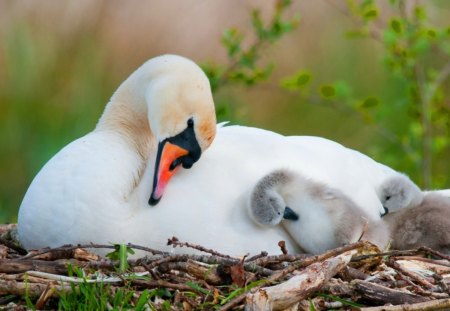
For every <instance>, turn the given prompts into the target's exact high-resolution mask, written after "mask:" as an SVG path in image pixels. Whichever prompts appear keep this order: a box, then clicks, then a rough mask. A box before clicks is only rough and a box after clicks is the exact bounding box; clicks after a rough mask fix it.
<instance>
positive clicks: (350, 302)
mask: <svg viewBox="0 0 450 311" xmlns="http://www.w3.org/2000/svg"><path fill="white" fill-rule="evenodd" d="M317 296H319V297H324V298H328V299H331V300H334V301H339V302H342V303H343V304H344V305H347V306H351V307H354V308H362V307H364V305H362V304H359V303H356V302H353V301H350V300H346V299H342V298H340V297H338V296H334V295H328V294H322V293H319V294H317Z"/></svg>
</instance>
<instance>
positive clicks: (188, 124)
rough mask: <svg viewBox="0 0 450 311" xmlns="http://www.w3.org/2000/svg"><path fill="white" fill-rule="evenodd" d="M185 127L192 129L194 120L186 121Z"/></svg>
mask: <svg viewBox="0 0 450 311" xmlns="http://www.w3.org/2000/svg"><path fill="white" fill-rule="evenodd" d="M187 126H188V127H193V126H194V120H193V119H192V118H190V119H189V120H187Z"/></svg>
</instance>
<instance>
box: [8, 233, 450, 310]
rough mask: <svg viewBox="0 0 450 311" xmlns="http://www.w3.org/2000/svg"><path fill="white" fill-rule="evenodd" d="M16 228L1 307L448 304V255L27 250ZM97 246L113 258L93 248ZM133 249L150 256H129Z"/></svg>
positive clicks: (349, 250) (360, 250)
mask: <svg viewBox="0 0 450 311" xmlns="http://www.w3.org/2000/svg"><path fill="white" fill-rule="evenodd" d="M14 231H15V225H2V226H0V308H4V309H7V310H8V309H11V310H21V309H23V310H25V309H27V308H30V307H32V308H36V309H58V308H59V309H70V302H74V301H75V302H76V303H78V302H80V300H76V299H79V298H76V297H80V295H84V296H85V298H84V299H85V300H84V301H85V303H86V302H87V303H93V302H95V303H98V306H97V307H98V308H99V309H106V310H107V309H111V310H112V309H117V308H118V307H117V305H115V303H118V304H119V303H122V307H121V308H124V309H136V310H221V311H225V310H242V309H245V310H329V309H340V310H373V311H375V310H437V309H450V296H449V295H450V291H449V288H448V284H449V283H450V257H449V256H447V255H445V254H441V253H439V252H436V251H433V250H432V249H429V248H426V247H422V248H419V249H414V250H408V251H389V252H384V253H382V252H380V250H379V249H377V247H376V246H374V245H372V244H370V243H368V242H364V241H359V242H357V243H354V244H350V245H346V246H343V247H340V248H336V249H333V250H330V251H327V252H325V253H323V254H321V255H316V256H311V255H306V254H296V255H294V254H288V253H287V252H286V250H285V248H284V246H283V242H280V244H279V245H280V255H268V254H267V253H265V252H261V254H259V255H256V256H252V257H248V256H244V257H243V258H236V257H232V256H228V255H225V254H221V253H219V252H218V251H215V250H211V249H206V248H204V247H202V246H199V245H194V244H190V243H185V242H181V241H179V240H178V239H177V238H175V237H173V238H171V239H169V240H168V244H169V245H172V246H173V247H182V248H191V249H194V250H195V252H196V253H199V254H192V250H191V251H190V252H189V251H186V253H190V254H173V253H166V252H162V251H158V250H154V249H150V248H148V247H145V246H140V245H132V244H128V245H120V246H119V245H97V244H89V245H65V246H62V247H58V248H54V249H41V250H36V251H31V252H26V251H25V250H24V249H22V248H21V247H20V245H18V243H17V242H16V241H15V239H14V234H13V233H14ZM99 248H101V249H111V251H112V255H111V256H109V257H101V256H98V255H96V254H95V253H93V252H92V250H93V249H99ZM130 249H139V250H140V251H143V252H146V253H147V254H148V255H147V256H144V257H142V258H139V259H127V258H126V254H127V251H128V252H129V251H131V250H130ZM200 252H201V254H200ZM119 257H120V258H119ZM89 295H91V296H92V297H91V299H93V300H92V301H90V302H89V300H86V299H87V298H86V296H89ZM118 296H119V298H117V297H118ZM74 297H75V298H74ZM124 301H125V302H124ZM80 303H81V302H80ZM91 309H92V308H91Z"/></svg>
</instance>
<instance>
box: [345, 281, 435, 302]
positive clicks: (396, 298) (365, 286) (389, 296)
mask: <svg viewBox="0 0 450 311" xmlns="http://www.w3.org/2000/svg"><path fill="white" fill-rule="evenodd" d="M353 286H354V288H355V290H356V292H358V293H359V294H360V295H361V296H362V297H363V299H364V300H365V301H370V302H371V303H374V304H386V303H391V304H393V305H399V304H404V303H409V304H413V303H418V302H424V301H428V300H430V299H429V298H426V297H423V296H419V295H415V294H412V293H408V292H404V291H400V290H396V289H391V288H388V287H385V286H382V285H379V284H374V283H370V282H366V281H361V280H355V281H354V283H353Z"/></svg>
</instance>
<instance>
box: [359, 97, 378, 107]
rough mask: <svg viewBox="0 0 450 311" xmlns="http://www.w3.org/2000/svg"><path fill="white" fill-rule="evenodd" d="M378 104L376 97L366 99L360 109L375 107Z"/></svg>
mask: <svg viewBox="0 0 450 311" xmlns="http://www.w3.org/2000/svg"><path fill="white" fill-rule="evenodd" d="M379 102H380V101H379V100H378V98H376V97H368V98H366V99H365V100H364V101H363V102H362V104H361V107H362V108H372V107H375V106H377V105H378V104H379Z"/></svg>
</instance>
